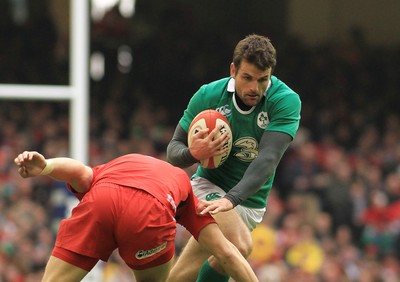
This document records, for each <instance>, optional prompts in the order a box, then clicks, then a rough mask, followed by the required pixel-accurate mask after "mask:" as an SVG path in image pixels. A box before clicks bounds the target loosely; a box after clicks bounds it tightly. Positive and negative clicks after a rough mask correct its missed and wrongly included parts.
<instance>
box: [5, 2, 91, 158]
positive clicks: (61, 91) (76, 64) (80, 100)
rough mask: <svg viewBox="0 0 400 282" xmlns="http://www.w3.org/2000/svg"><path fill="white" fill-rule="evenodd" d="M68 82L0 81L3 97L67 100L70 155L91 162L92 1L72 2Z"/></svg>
mask: <svg viewBox="0 0 400 282" xmlns="http://www.w3.org/2000/svg"><path fill="white" fill-rule="evenodd" d="M70 10H71V13H70V15H71V19H70V73H69V78H70V83H69V85H26V84H24V85H20V84H0V99H13V100H43V101H68V102H69V107H70V114H69V126H70V134H69V150H70V154H71V157H72V158H74V159H78V160H80V161H82V162H84V163H87V162H88V143H89V142H88V139H89V132H88V128H89V125H88V122H89V111H90V109H89V71H88V61H89V60H88V57H89V15H90V14H89V1H82V0H71V2H70Z"/></svg>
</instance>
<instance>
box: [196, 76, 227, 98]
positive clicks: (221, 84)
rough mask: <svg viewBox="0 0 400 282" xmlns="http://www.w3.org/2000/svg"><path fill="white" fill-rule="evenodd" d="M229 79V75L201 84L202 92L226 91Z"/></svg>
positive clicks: (217, 92) (219, 92)
mask: <svg viewBox="0 0 400 282" xmlns="http://www.w3.org/2000/svg"><path fill="white" fill-rule="evenodd" d="M229 80H230V77H224V78H221V79H218V80H214V81H212V82H209V83H207V84H203V85H202V87H201V89H202V90H203V92H204V93H208V94H221V93H224V92H226V90H227V87H228V82H229Z"/></svg>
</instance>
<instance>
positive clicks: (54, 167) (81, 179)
mask: <svg viewBox="0 0 400 282" xmlns="http://www.w3.org/2000/svg"><path fill="white" fill-rule="evenodd" d="M14 163H15V164H16V165H17V166H18V173H19V174H20V176H21V177H23V178H28V177H35V176H39V175H46V176H49V177H51V178H53V179H56V180H59V181H65V182H67V183H69V184H70V185H71V186H72V187H73V188H74V190H76V191H77V192H80V193H85V192H87V191H88V190H89V188H90V184H91V182H92V179H93V170H92V169H91V168H90V167H89V166H86V165H84V164H83V163H82V162H80V161H78V160H75V159H71V158H52V159H46V158H45V157H44V156H43V155H42V154H40V153H38V152H35V151H24V152H22V153H21V154H19V155H18V156H17V157H16V158H15V159H14Z"/></svg>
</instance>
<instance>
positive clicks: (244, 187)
mask: <svg viewBox="0 0 400 282" xmlns="http://www.w3.org/2000/svg"><path fill="white" fill-rule="evenodd" d="M292 140H293V138H292V136H290V135H289V134H287V133H284V132H279V131H265V132H264V134H263V136H262V138H261V141H260V150H259V153H258V157H257V158H256V159H254V161H252V163H251V164H250V165H249V167H248V168H247V170H246V171H245V173H244V175H243V177H242V179H241V180H240V181H239V182H238V183H237V184H236V185H235V186H234V187H233V188H232V189H231V190H230V191H229V192H228V193H227V194H226V195H225V196H224V197H223V198H221V199H218V200H215V201H209V202H206V201H201V202H200V203H199V206H198V211H199V212H201V214H204V213H207V212H211V213H212V214H215V213H218V212H222V211H228V210H230V209H232V208H234V207H235V206H237V205H238V204H240V203H241V202H243V201H244V200H246V199H247V198H248V197H249V196H250V195H253V194H255V193H256V192H257V191H258V190H259V189H260V187H261V186H262V185H263V184H264V183H265V181H266V179H268V178H269V177H271V175H272V174H273V173H274V171H275V170H276V168H277V166H278V164H279V162H280V160H281V158H282V156H283V154H284V153H285V151H286V149H287V148H288V147H289V145H290V143H291V142H292Z"/></svg>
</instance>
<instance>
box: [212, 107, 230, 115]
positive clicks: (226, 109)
mask: <svg viewBox="0 0 400 282" xmlns="http://www.w3.org/2000/svg"><path fill="white" fill-rule="evenodd" d="M215 110H216V111H217V112H220V113H221V114H223V115H224V116H226V117H228V116H230V115H231V112H232V110H231V109H230V108H229V105H224V106H221V107H218V108H216V109H215Z"/></svg>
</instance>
